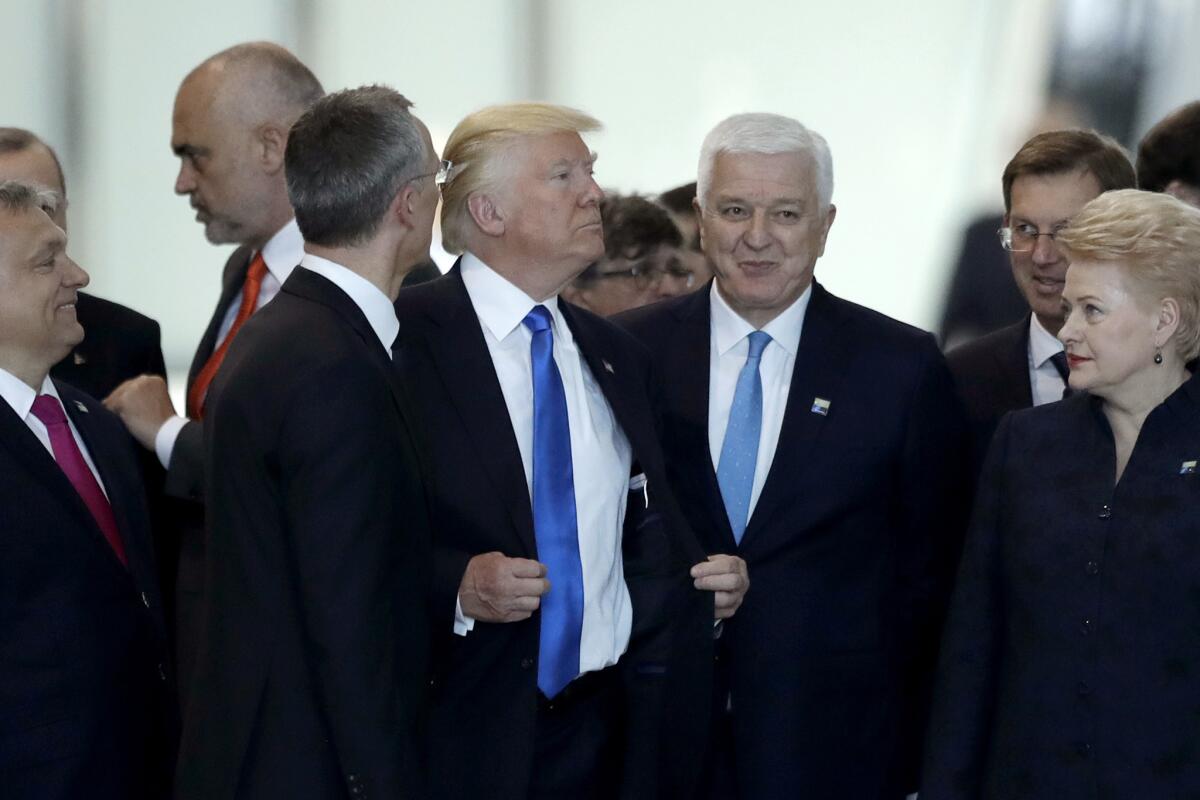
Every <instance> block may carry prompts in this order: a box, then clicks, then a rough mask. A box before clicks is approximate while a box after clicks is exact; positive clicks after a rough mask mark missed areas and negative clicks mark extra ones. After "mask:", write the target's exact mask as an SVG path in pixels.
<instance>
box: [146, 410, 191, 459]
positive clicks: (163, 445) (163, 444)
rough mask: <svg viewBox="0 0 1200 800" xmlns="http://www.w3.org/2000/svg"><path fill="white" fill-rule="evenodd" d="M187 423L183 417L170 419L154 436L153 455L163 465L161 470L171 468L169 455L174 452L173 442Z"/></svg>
mask: <svg viewBox="0 0 1200 800" xmlns="http://www.w3.org/2000/svg"><path fill="white" fill-rule="evenodd" d="M187 423H188V421H187V419H185V418H184V417H171V418H170V419H168V420H167V421H166V422H164V423H163V424H162V426H161V427H160V428H159V429H158V433H156V434H154V454H155V455H156V456H158V461H159V463H160V464H162V465H163V469H167V468H168V467H170V466H171V453H172V452H173V451H174V450H175V440H176V439H178V438H179V432H180V431H181V430H183V426H184V425H187Z"/></svg>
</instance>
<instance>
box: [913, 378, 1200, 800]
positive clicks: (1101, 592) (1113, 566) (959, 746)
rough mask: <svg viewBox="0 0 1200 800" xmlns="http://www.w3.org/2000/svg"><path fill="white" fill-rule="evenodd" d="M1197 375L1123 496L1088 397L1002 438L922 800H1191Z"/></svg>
mask: <svg viewBox="0 0 1200 800" xmlns="http://www.w3.org/2000/svg"><path fill="white" fill-rule="evenodd" d="M1198 457H1200V378H1192V379H1191V380H1190V381H1189V382H1188V383H1186V384H1184V386H1183V387H1181V388H1180V389H1179V390H1177V391H1176V392H1175V393H1174V394H1173V395H1171V397H1169V398H1167V400H1166V402H1164V403H1163V404H1162V405H1160V406H1158V407H1157V408H1155V409H1154V410H1153V411H1151V412H1150V414H1149V416H1148V417H1147V418H1146V420H1145V423H1144V424H1143V425H1142V429H1141V432H1140V434H1139V435H1138V440H1137V444H1136V445H1135V447H1134V449H1133V453H1132V455H1131V457H1130V459H1129V463H1128V464H1127V466H1126V468H1125V471H1124V473H1123V474H1122V476H1121V480H1120V482H1119V483H1116V484H1115V486H1114V475H1115V463H1116V456H1115V452H1114V449H1113V439H1112V433H1111V430H1110V428H1109V425H1108V422H1107V420H1106V419H1105V416H1104V413H1103V411H1102V410H1101V402H1100V400H1099V399H1098V398H1095V397H1090V396H1088V395H1086V394H1077V395H1073V396H1071V397H1069V398H1067V399H1066V400H1063V401H1062V402H1058V403H1049V404H1046V405H1042V406H1038V407H1037V408H1033V409H1028V410H1024V411H1017V412H1015V413H1013V414H1010V415H1009V416H1007V417H1005V419H1004V421H1003V422H1001V423H1000V427H999V429H998V430H997V431H996V437H995V441H994V442H993V444H992V448H991V450H990V451H989V454H988V459H987V465H986V466H985V468H984V474H983V481H982V483H981V486H980V492H979V499H978V501H977V502H976V508H975V516H974V518H973V520H972V523H971V532H970V536H969V537H968V540H967V546H966V550H965V552H964V554H963V560H962V569H961V572H960V574H959V579H958V584H957V588H956V589H955V594H954V602H953V605H952V608H951V613H950V618H949V621H948V623H947V625H946V637H945V642H944V644H943V651H944V652H943V653H942V657H941V661H940V666H939V670H938V682H937V700H936V703H935V704H934V709H933V714H932V717H931V720H930V726H929V746H928V748H927V754H926V767H925V775H924V778H925V780H924V783H923V785H922V788H921V800H975V799H976V798H1001V797H1003V798H1008V797H1021V798H1028V799H1029V800H1062V799H1064V798H1085V797H1086V798H1100V797H1113V798H1117V797H1120V798H1126V797H1128V798H1135V797H1136V798H1176V797H1179V798H1182V797H1196V796H1200V758H1197V757H1196V750H1197V747H1198V746H1200V718H1198V716H1197V709H1198V708H1200V515H1198V514H1197V513H1196V508H1197V501H1200V483H1198V481H1200V474H1197V473H1196V471H1195V466H1194V465H1195V463H1196V460H1197V458H1198Z"/></svg>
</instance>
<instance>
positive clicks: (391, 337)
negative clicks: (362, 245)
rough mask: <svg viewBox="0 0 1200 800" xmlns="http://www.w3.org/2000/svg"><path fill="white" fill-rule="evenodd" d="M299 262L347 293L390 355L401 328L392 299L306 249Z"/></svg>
mask: <svg viewBox="0 0 1200 800" xmlns="http://www.w3.org/2000/svg"><path fill="white" fill-rule="evenodd" d="M300 266H302V267H304V268H305V269H307V270H309V271H311V272H315V273H317V274H318V275H320V276H322V277H324V278H327V279H329V281H330V282H331V283H333V284H334V285H335V286H337V287H338V288H339V289H341V290H342V291H343V292H345V293H346V294H347V295H349V296H350V299H351V300H353V301H354V304H355V305H356V306H358V307H359V309H361V310H362V312H363V315H364V316H365V317H366V318H367V322H368V323H370V325H371V330H373V331H375V335H376V336H378V337H379V343H380V344H382V345H383V349H384V350H386V351H387V352H388V355H389V356H390V355H391V352H392V343H393V342H395V341H396V334H398V333H399V332H400V320H398V319H397V318H396V308H395V306H393V305H392V301H391V300H389V299H388V296H387V295H386V294H384V293H383V292H382V291H381V290H380V289H379V287H378V286H376V285H375V284H373V283H371V282H370V281H369V280H367V279H366V278H364V277H363V276H362V275H359V274H358V273H357V272H354V271H353V270H351V269H348V268H346V267H343V266H342V265H341V264H338V263H336V262H333V261H330V260H329V259H327V258H321V257H320V256H314V255H313V254H312V253H305V254H304V257H303V258H301V259H300Z"/></svg>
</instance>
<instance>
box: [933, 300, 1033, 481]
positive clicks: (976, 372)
mask: <svg viewBox="0 0 1200 800" xmlns="http://www.w3.org/2000/svg"><path fill="white" fill-rule="evenodd" d="M1029 317H1030V315H1029V314H1026V315H1025V317H1024V318H1023V319H1022V320H1021V321H1020V322H1017V323H1015V324H1013V325H1009V326H1008V327H1006V328H1001V329H1000V330H998V331H993V332H992V333H989V334H988V335H987V336H984V337H982V338H979V339H976V340H975V341H973V342H968V343H967V344H964V345H962V346H961V347H956V348H954V349H953V350H951V351H950V352H949V353H947V354H946V364H947V365H948V366H949V367H950V373H951V374H952V375H953V376H954V384H955V386H956V388H957V389H958V396H959V398H961V399H962V402H963V406H964V407H965V408H966V410H967V419H968V421H969V423H970V426H971V439H972V451H973V459H974V462H975V465H976V471H978V468H979V467H982V465H983V458H984V456H985V455H987V448H988V444H989V443H990V442H991V441H992V434H993V433H995V432H996V426H997V425H999V424H1000V418H1001V417H1003V416H1004V415H1005V414H1007V413H1008V412H1009V411H1016V410H1017V409H1020V408H1029V407H1031V406H1032V405H1033V387H1032V386H1031V385H1030V383H1029Z"/></svg>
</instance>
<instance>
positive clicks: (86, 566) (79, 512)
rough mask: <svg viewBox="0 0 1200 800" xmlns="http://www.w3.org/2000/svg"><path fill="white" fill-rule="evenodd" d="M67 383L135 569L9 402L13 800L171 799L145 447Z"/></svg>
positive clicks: (8, 699) (2, 675) (3, 431)
mask: <svg viewBox="0 0 1200 800" xmlns="http://www.w3.org/2000/svg"><path fill="white" fill-rule="evenodd" d="M55 386H56V387H57V388H58V391H59V394H60V396H61V397H62V401H63V407H64V409H65V410H66V412H67V414H68V415H69V416H70V417H71V420H72V422H74V423H75V427H76V428H77V429H78V430H79V434H80V436H81V437H82V438H83V441H84V443H85V444H86V445H87V449H88V452H89V453H90V454H91V456H92V460H93V462H94V463H95V465H96V469H97V471H98V472H99V473H100V477H101V479H102V481H103V484H104V488H105V490H106V492H107V494H108V498H109V501H110V504H111V505H112V509H113V515H114V517H115V518H116V522H117V528H118V530H119V531H120V533H121V537H122V540H123V542H124V545H125V552H126V556H127V558H128V562H129V568H128V569H127V568H126V567H124V566H123V565H122V564H121V562H120V561H119V560H118V559H117V557H116V554H115V553H114V552H113V549H112V547H111V546H110V545H109V543H108V542H107V540H105V538H104V535H103V534H102V533H101V532H100V528H99V526H97V524H96V522H95V519H94V518H93V517H92V515H91V513H90V512H89V511H88V509H87V506H86V505H84V503H83V500H82V499H81V498H80V497H79V494H78V493H77V492H76V491H75V488H74V487H73V486H72V485H71V483H70V481H69V480H68V479H67V477H66V475H65V474H64V473H63V471H62V469H61V468H60V467H59V466H58V464H56V463H55V461H54V458H53V457H52V456H51V455H50V453H49V452H48V451H47V450H46V448H45V447H44V446H43V445H42V444H41V442H39V441H38V440H37V437H36V436H34V435H33V433H32V432H31V431H30V430H29V428H28V427H27V426H26V425H25V423H24V421H22V420H21V419H20V418H18V417H17V415H16V414H15V413H13V411H12V409H11V408H10V407H9V406H8V404H7V403H4V402H0V476H2V479H0V795H2V796H3V797H5V798H8V799H9V800H23V799H24V798H28V799H29V800H55V798H61V799H62V800H73V799H74V798H80V797H87V798H96V799H97V800H130V798H133V800H141V799H142V798H165V797H168V796H169V791H170V769H171V766H172V760H173V757H174V742H175V738H176V734H175V730H174V720H173V716H172V714H173V712H172V710H171V709H172V707H173V703H172V692H173V689H172V688H171V687H170V685H169V678H170V669H169V666H168V664H167V655H166V650H167V648H166V640H165V634H164V630H163V621H162V606H161V601H160V597H159V592H158V585H157V579H156V577H155V566H154V557H153V552H152V550H151V544H150V527H149V520H148V518H147V512H146V500H145V495H144V493H143V491H142V484H141V476H140V474H139V471H138V465H137V460H136V456H135V452H134V444H133V440H132V439H130V438H129V435H128V434H127V433H126V431H125V427H124V426H123V425H122V424H121V422H120V420H118V419H117V418H116V417H115V416H113V415H112V414H110V413H109V412H108V411H106V410H105V409H104V407H103V406H101V405H100V404H99V403H98V402H96V401H95V400H93V399H92V398H91V397H90V396H88V395H86V394H84V393H83V392H80V391H77V390H75V389H72V388H71V387H70V386H68V385H66V384H63V383H59V382H57V381H56V382H55ZM85 409H86V410H85Z"/></svg>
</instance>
